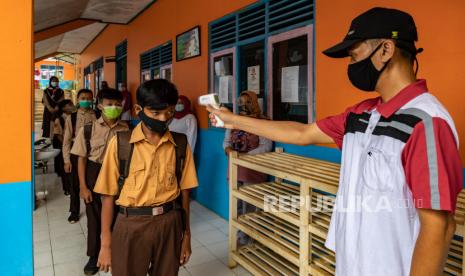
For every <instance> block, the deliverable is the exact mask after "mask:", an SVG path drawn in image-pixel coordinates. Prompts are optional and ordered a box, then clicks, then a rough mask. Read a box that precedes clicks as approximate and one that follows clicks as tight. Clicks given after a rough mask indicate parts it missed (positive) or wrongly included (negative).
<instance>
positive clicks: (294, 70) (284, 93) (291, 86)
mask: <svg viewBox="0 0 465 276" xmlns="http://www.w3.org/2000/svg"><path fill="white" fill-rule="evenodd" d="M281 102H283V103H298V102H299V66H290V67H283V69H282V72H281Z"/></svg>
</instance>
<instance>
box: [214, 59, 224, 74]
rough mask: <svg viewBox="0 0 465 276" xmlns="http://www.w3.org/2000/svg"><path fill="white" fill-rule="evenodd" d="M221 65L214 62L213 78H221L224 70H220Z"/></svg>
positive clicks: (219, 62)
mask: <svg viewBox="0 0 465 276" xmlns="http://www.w3.org/2000/svg"><path fill="white" fill-rule="evenodd" d="M221 65H222V62H221V61H215V76H221V74H222V73H224V72H222V71H224V70H221Z"/></svg>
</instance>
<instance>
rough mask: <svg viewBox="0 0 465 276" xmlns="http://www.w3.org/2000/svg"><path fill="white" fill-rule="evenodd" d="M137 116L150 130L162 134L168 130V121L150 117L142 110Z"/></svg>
mask: <svg viewBox="0 0 465 276" xmlns="http://www.w3.org/2000/svg"><path fill="white" fill-rule="evenodd" d="M139 118H140V119H141V121H142V122H143V123H144V124H145V126H146V127H147V128H148V129H149V130H150V131H152V132H155V133H158V134H159V135H164V134H165V133H166V131H167V130H168V125H169V124H170V121H160V120H157V119H153V118H150V117H149V116H147V115H146V114H145V112H144V110H141V111H140V112H139Z"/></svg>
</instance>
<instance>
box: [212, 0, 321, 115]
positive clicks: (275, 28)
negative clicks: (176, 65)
mask: <svg viewBox="0 0 465 276" xmlns="http://www.w3.org/2000/svg"><path fill="white" fill-rule="evenodd" d="M313 23H314V0H262V1H258V2H257V3H254V4H252V5H249V6H247V7H245V8H243V9H241V10H238V11H236V12H233V13H231V14H228V15H226V16H224V17H222V18H220V19H218V20H215V21H213V22H210V24H209V56H210V59H211V57H212V56H214V54H215V53H216V52H220V51H222V50H225V49H231V48H233V49H235V57H234V59H235V62H236V64H237V66H236V72H235V82H236V83H237V84H238V85H236V86H235V91H234V93H235V96H236V97H237V96H238V95H239V94H240V92H241V91H242V90H244V88H245V87H247V85H246V84H245V83H246V82H247V79H245V78H247V72H244V70H247V68H248V65H247V64H246V63H247V60H250V59H248V58H247V57H244V56H243V55H247V54H250V53H247V52H246V51H245V50H246V49H247V47H251V46H253V45H255V46H256V45H260V44H263V45H264V47H263V57H264V62H263V63H261V64H263V68H260V92H259V93H260V94H259V98H261V99H262V100H263V112H267V110H268V106H269V105H270V104H273V103H272V101H271V99H272V95H268V94H269V92H270V91H268V90H270V88H269V85H268V83H269V82H268V78H269V76H271V75H272V74H270V72H268V70H269V68H270V67H271V64H270V62H271V61H270V58H269V57H270V56H269V54H270V53H269V51H270V50H269V47H268V45H269V43H268V39H269V38H270V37H273V36H276V35H279V34H282V33H286V32H289V31H292V30H295V29H299V28H302V27H305V26H309V25H312V27H313ZM313 33H314V32H313ZM312 35H313V34H312ZM311 41H313V42H312V43H314V40H313V38H312V40H311ZM313 49H314V47H313V45H309V51H311V53H308V54H309V55H311V56H312V57H313V56H314V52H313ZM257 52H259V50H257ZM310 60H311V61H312V63H311V64H309V66H311V67H314V62H313V58H311V59H310ZM212 64H213V63H212V62H209V66H210V67H211V66H212ZM209 72H210V74H209V77H210V78H212V77H213V73H212V72H214V68H209ZM310 72H314V70H311V71H310ZM312 74H313V73H312ZM310 77H311V78H314V76H310ZM209 83H210V85H211V84H212V82H211V81H209ZM310 83H311V84H312V86H311V88H310V93H312V95H311V97H309V99H313V94H314V87H313V81H311V82H310ZM262 85H263V87H262ZM213 90H214V87H210V91H213ZM215 91H216V90H215ZM305 104H306V105H310V106H309V108H308V109H309V110H310V112H309V114H306V115H305V116H307V117H308V121H309V122H310V121H312V120H313V114H314V105H313V101H312V102H308V103H305ZM271 110H272V109H271V108H270V111H271ZM301 110H302V112H304V110H306V109H305V108H302V109H301ZM297 112H298V111H297ZM268 115H270V116H271V117H273V114H272V113H271V114H268Z"/></svg>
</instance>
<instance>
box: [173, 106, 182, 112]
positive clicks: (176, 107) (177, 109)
mask: <svg viewBox="0 0 465 276" xmlns="http://www.w3.org/2000/svg"><path fill="white" fill-rule="evenodd" d="M174 109H175V110H176V112H183V111H184V104H177V105H176V106H175V108H174Z"/></svg>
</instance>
